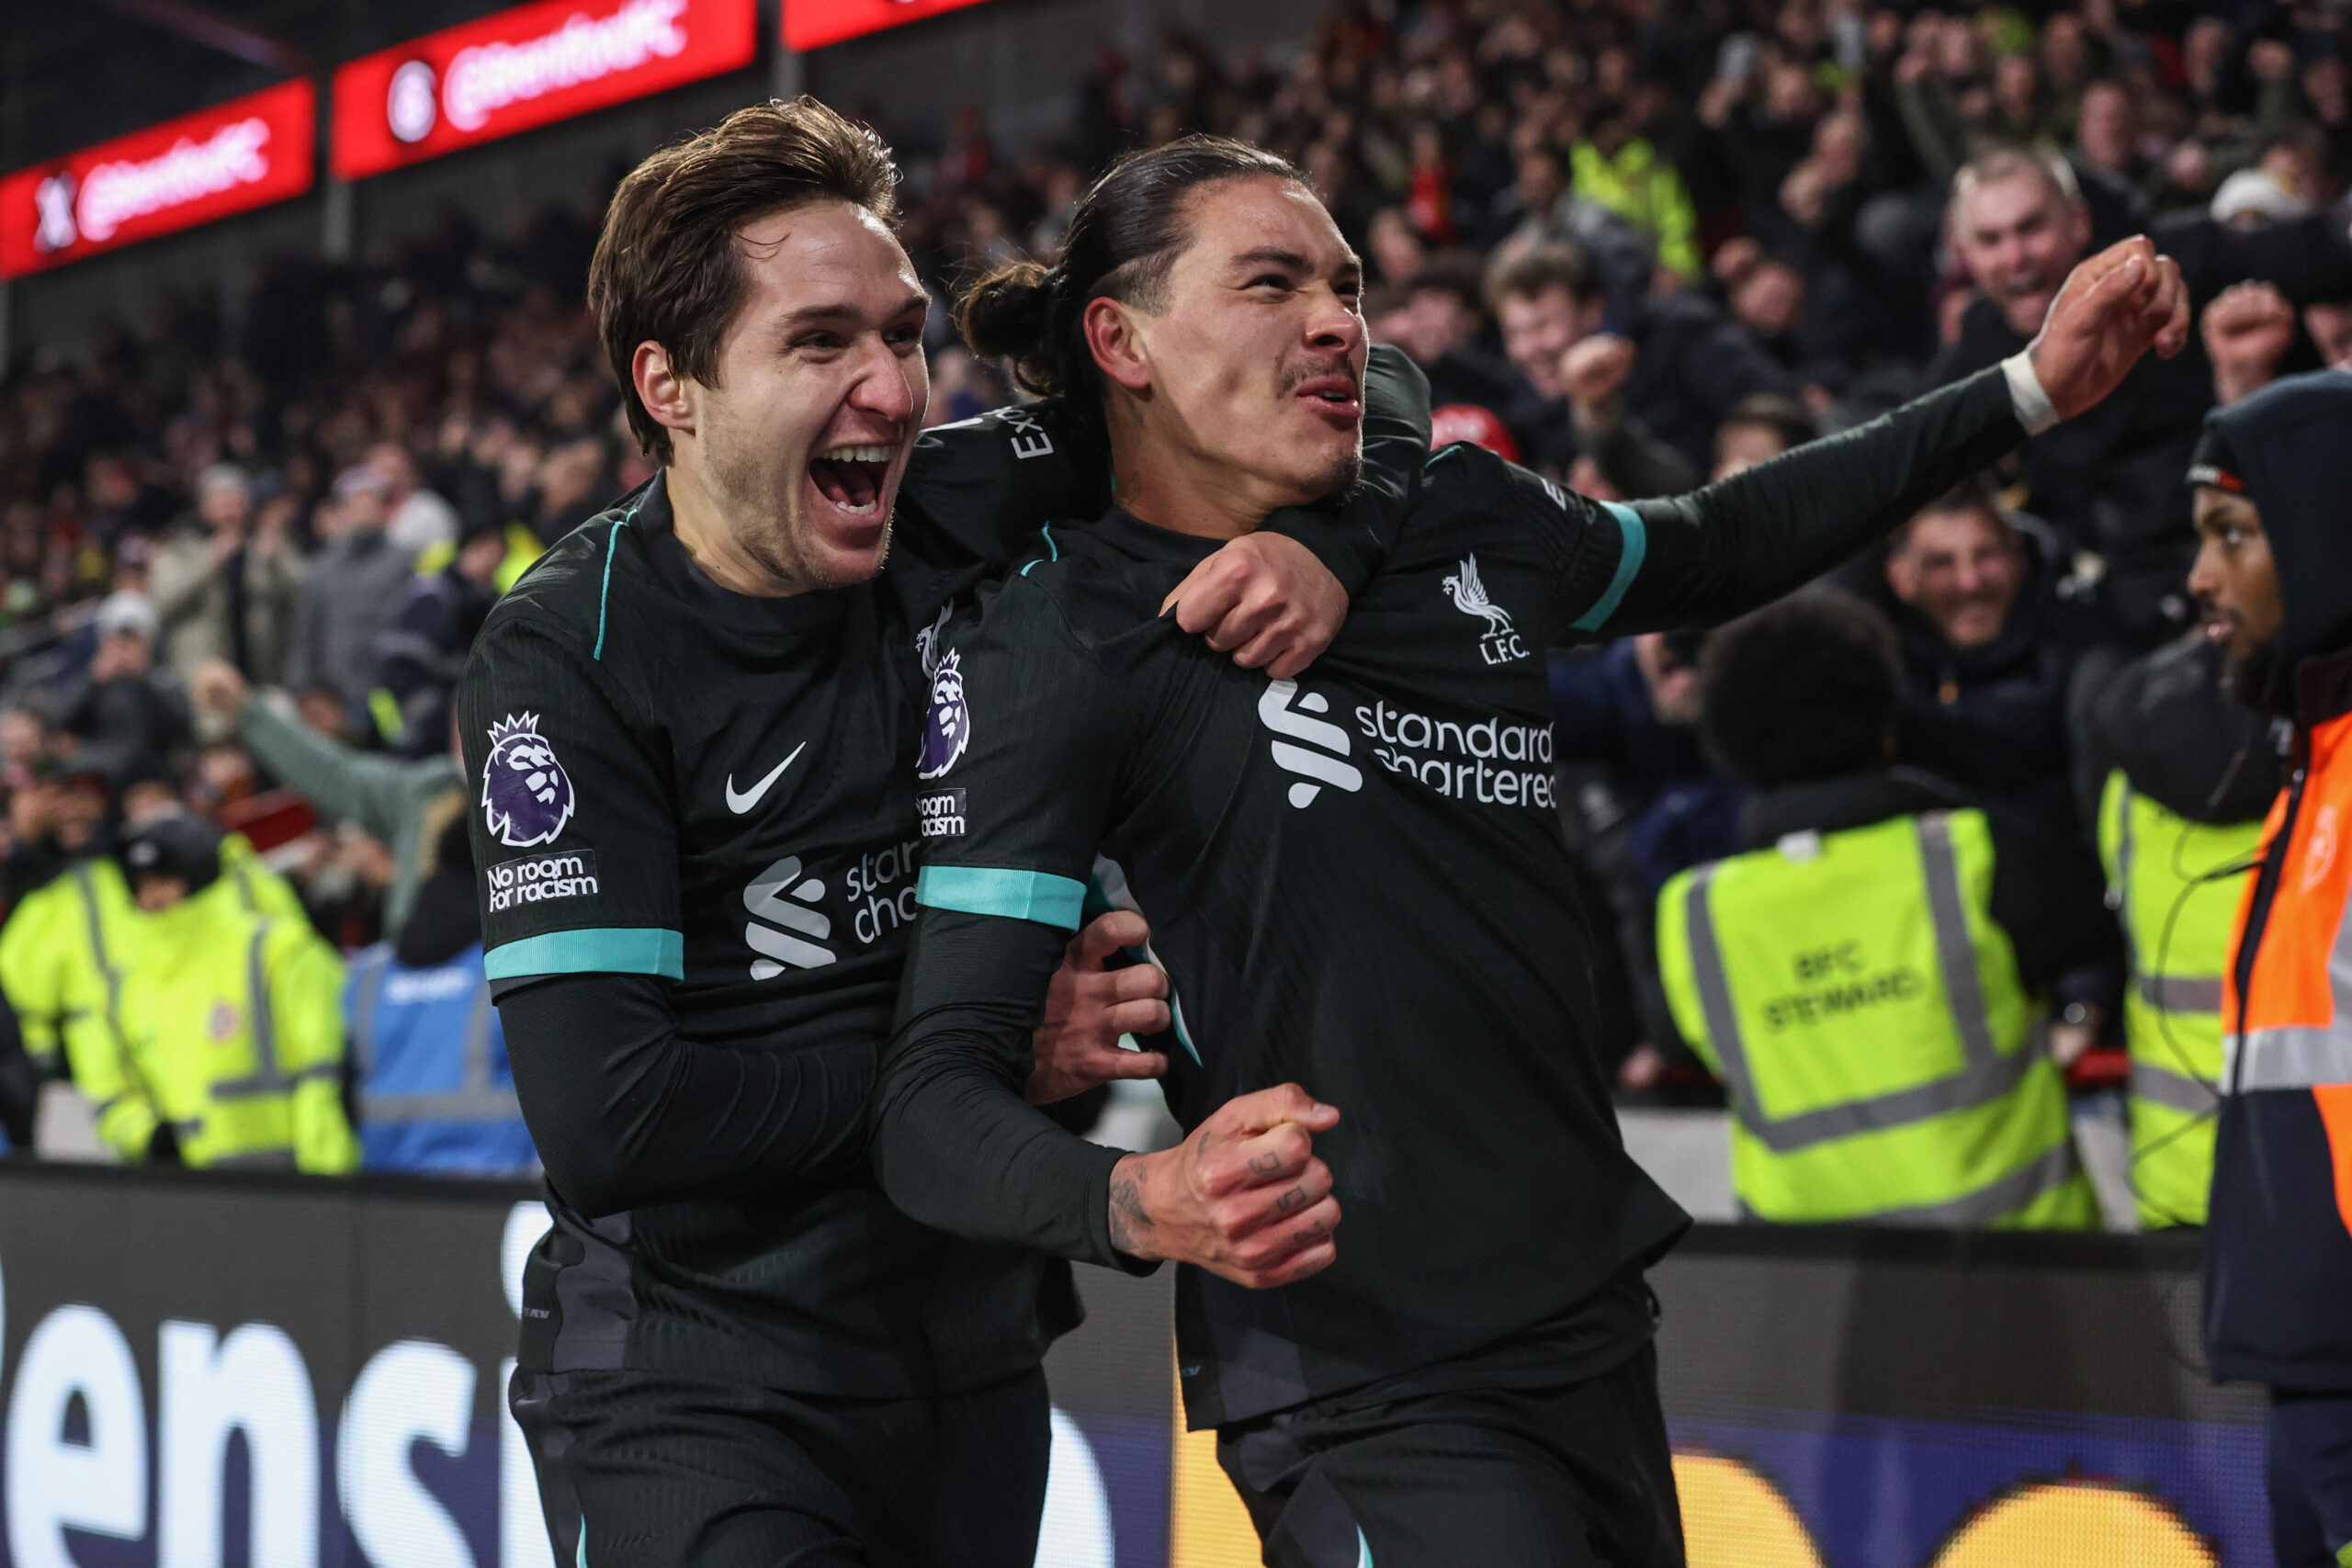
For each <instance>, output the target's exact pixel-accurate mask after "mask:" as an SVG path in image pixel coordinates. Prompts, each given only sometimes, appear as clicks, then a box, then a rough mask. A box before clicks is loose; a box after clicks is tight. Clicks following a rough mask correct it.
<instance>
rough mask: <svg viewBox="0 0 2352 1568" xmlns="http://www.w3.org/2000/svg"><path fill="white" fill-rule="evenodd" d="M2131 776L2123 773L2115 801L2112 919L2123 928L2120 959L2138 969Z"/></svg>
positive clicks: (2132, 969) (2138, 938)
mask: <svg viewBox="0 0 2352 1568" xmlns="http://www.w3.org/2000/svg"><path fill="white" fill-rule="evenodd" d="M2131 851H2132V843H2131V775H2130V774H2128V773H2127V774H2125V775H2124V778H2123V788H2122V790H2121V792H2120V794H2118V795H2117V796H2116V801H2115V886H2116V890H2117V894H2118V899H2117V908H2116V910H2115V916H2116V919H2115V923H2116V924H2117V925H2119V926H2120V927H2122V928H2123V960H2124V962H2125V963H2126V964H2130V965H2131V973H2132V974H2133V975H2135V976H2136V975H2138V974H2139V973H2140V933H2139V932H2137V931H2133V930H2132V929H2131Z"/></svg>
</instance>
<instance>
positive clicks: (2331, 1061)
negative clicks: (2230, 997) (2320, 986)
mask: <svg viewBox="0 0 2352 1568" xmlns="http://www.w3.org/2000/svg"><path fill="white" fill-rule="evenodd" d="M2222 1082H2223V1083H2225V1084H2228V1085H2229V1086H2230V1092H2231V1093H2233V1094H2239V1093H2244V1092H2245V1091H2246V1090H2248V1089H2310V1088H2312V1086H2314V1085H2316V1084H2336V1083H2352V1031H2346V1030H2343V1029H2314V1028H2310V1027H2307V1026H2303V1025H2298V1024H2284V1025H2281V1026H2279V1027H2278V1028H2276V1029H2252V1030H2248V1031H2247V1032H2245V1035H2243V1036H2240V1035H2235V1034H2225V1035H2223V1036H2222Z"/></svg>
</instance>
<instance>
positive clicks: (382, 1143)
mask: <svg viewBox="0 0 2352 1568" xmlns="http://www.w3.org/2000/svg"><path fill="white" fill-rule="evenodd" d="M434 861H435V866H434V870H433V874H431V875H430V876H427V877H426V878H425V879H424V881H423V882H421V883H419V884H418V885H417V889H416V895H415V897H414V898H413V900H412V902H411V907H410V911H409V916H408V919H406V920H404V921H402V922H401V929H400V930H399V931H398V932H397V933H395V934H394V936H393V938H392V940H391V941H390V942H379V943H377V944H376V945H375V946H374V947H371V948H368V950H367V951H365V952H364V953H360V954H359V955H358V956H357V957H356V958H354V959H353V960H352V961H351V979H350V983H349V984H348V985H347V986H346V987H345V989H344V1016H345V1019H346V1020H347V1021H348V1022H349V1025H350V1030H351V1057H352V1066H353V1075H354V1077H355V1079H356V1082H357V1084H358V1087H359V1148H360V1158H361V1162H362V1163H363V1164H364V1165H365V1166H366V1168H368V1169H369V1170H406V1171H432V1172H435V1173H436V1174H439V1175H443V1176H485V1177H488V1176H508V1177H511V1176H527V1175H532V1174H536V1173H537V1170H538V1168H539V1156H538V1154H537V1151H536V1150H535V1149H534V1148H533V1147H532V1145H531V1134H530V1130H529V1129H528V1128H526V1126H525V1125H524V1124H523V1108H522V1106H521V1104H520V1103H519V1102H518V1101H517V1100H515V1069H514V1067H513V1066H512V1065H511V1064H509V1062H508V1061H507V1057H506V1031H505V1029H504V1027H503V1024H502V1023H501V1022H500V1020H499V1016H498V1012H497V1010H496V1009H495V1008H493V1007H492V1005H491V990H490V973H489V971H488V969H487V968H486V967H485V966H484V964H483V961H482V942H481V905H480V904H479V903H477V902H476V901H475V898H474V856H473V845H472V842H471V840H470V839H469V835H468V830H467V826H466V819H465V816H464V814H463V813H460V814H459V815H458V816H456V817H453V818H450V819H449V822H448V824H447V826H446V827H445V828H443V829H442V830H441V833H440V836H439V837H438V839H436V840H435V843H434Z"/></svg>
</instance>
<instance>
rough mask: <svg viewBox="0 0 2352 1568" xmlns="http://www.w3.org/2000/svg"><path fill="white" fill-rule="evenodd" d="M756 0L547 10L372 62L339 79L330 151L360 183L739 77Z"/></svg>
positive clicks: (648, 1)
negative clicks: (730, 75)
mask: <svg viewBox="0 0 2352 1568" xmlns="http://www.w3.org/2000/svg"><path fill="white" fill-rule="evenodd" d="M758 46H759V21H758V16H757V4H756V0H544V3H543V4H540V5H535V6H515V8H514V9H512V10H508V11H500V12H498V13H496V14H495V15H492V16H489V17H483V18H481V20H480V21H476V22H468V23H466V24H465V25H464V26H462V27H455V28H446V29H444V30H443V31H440V32H437V33H428V34H427V35H425V36H424V37H423V38H420V39H411V40H410V41H409V42H407V43H404V44H401V45H400V46H399V47H398V48H396V49H387V50H381V51H378V52H376V53H374V54H369V55H363V56H362V57H360V58H359V59H357V60H355V61H353V62H351V63H350V64H348V65H345V66H344V67H343V68H341V69H340V70H338V71H337V72H336V73H334V133H333V146H332V148H331V149H330V152H329V158H330V162H331V166H332V167H333V168H334V173H335V177H336V178H338V179H345V180H356V179H361V178H364V177H366V176H367V175H379V174H382V173H383V172H384V171H386V170H388V169H397V168H400V167H402V166H403V165H405V164H415V163H421V162H423V161H424V160H425V159H427V158H437V157H439V156H441V154H443V153H445V152H457V151H458V150H459V149H461V148H466V147H472V146H477V145H479V144H481V142H484V141H495V140H496V139H497V138H499V137H502V136H512V135H514V134H515V132H516V131H519V130H530V129H532V128H533V127H534V126H541V125H550V124H553V123H554V122H555V121H557V120H560V119H569V118H571V117H572V116H574V115H581V114H586V113H588V112H589V111H590V110H592V109H600V108H605V107H609V106H611V105H614V104H619V103H627V102H628V101H629V100H630V99H632V98H641V97H644V96H646V95H648V94H650V93H659V92H664V91H666V90H668V89H669V88H672V87H677V86H683V85H685V84H686V83H688V82H697V81H700V80H701V79H703V78H704V77H706V76H716V75H718V74H720V73H723V72H728V71H739V70H741V69H742V68H743V67H744V66H747V65H749V64H751V63H752V56H753V55H754V54H755V53H756V52H757V50H758Z"/></svg>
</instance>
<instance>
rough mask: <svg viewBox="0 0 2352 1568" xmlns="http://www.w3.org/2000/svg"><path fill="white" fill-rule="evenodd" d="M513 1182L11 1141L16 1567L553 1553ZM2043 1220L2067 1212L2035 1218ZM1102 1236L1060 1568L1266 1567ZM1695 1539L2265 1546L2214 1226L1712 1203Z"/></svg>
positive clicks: (1668, 1277) (2209, 1560)
mask: <svg viewBox="0 0 2352 1568" xmlns="http://www.w3.org/2000/svg"><path fill="white" fill-rule="evenodd" d="M544 1223H545V1221H544V1214H543V1212H542V1211H541V1210H540V1209H539V1207H538V1205H537V1203H536V1202H535V1201H531V1199H530V1197H529V1194H528V1190H527V1189H524V1188H519V1187H511V1186H503V1185H492V1184H471V1183H450V1184H434V1183H425V1182H404V1183H390V1184H388V1183H382V1182H362V1183H358V1184H349V1183H340V1182H334V1181H327V1180H315V1179H290V1178H280V1179H269V1178H240V1177H234V1176H224V1175H212V1176H205V1177H184V1176H166V1175H147V1174H144V1173H139V1172H119V1171H107V1170H75V1169H72V1168H63V1169H61V1168H54V1167H51V1168H22V1167H0V1310H4V1311H5V1323H0V1361H4V1362H5V1364H0V1412H5V1427H0V1515H5V1517H4V1518H0V1541H5V1547H6V1562H10V1563H13V1564H15V1565H17V1568H130V1565H137V1568H148V1565H151V1564H168V1565H171V1568H197V1565H207V1568H222V1565H227V1564H243V1563H251V1564H255V1565H259V1568H360V1565H361V1564H372V1565H374V1568H553V1565H554V1564H555V1563H557V1562H565V1563H569V1562H571V1561H572V1552H573V1543H572V1541H571V1540H565V1541H564V1542H563V1545H562V1551H561V1553H560V1555H559V1554H558V1553H557V1552H556V1551H553V1550H551V1549H550V1546H549V1543H548V1537H547V1532H546V1530H545V1529H544V1528H543V1524H542V1521H541V1518H540V1515H539V1510H538V1506H537V1496H536V1490H535V1487H534V1484H533V1482H532V1479H531V1472H530V1467H529V1463H528V1461H527V1457H526V1454H525V1452H524V1450H523V1446H522V1442H521V1438H520V1435H519V1433H518V1432H517V1431H516V1430H515V1427H514V1426H513V1424H512V1423H511V1422H510V1421H508V1420H507V1418H506V1416H505V1412H504V1400H503V1388H504V1384H505V1381H506V1375H507V1371H508V1369H509V1367H510V1366H511V1365H512V1362H511V1357H512V1355H513V1347H514V1343H515V1324H516V1317H515V1312H516V1303H515V1292H516V1290H517V1282H518V1280H519V1277H520V1269H521V1261H522V1257H523V1254H524V1252H525V1251H526V1250H527V1248H528V1247H529V1245H530V1243H531V1242H532V1241H533V1240H534V1239H535V1238H536V1237H537V1234H538V1232H539V1229H540V1227H541V1226H542V1225H543V1224H544ZM2045 1244H2046V1245H2045ZM1165 1275H1166V1271H1165V1270H1163V1271H1162V1274H1161V1276H1159V1277H1156V1278H1153V1279H1148V1280H1133V1279H1129V1278H1126V1277H1125V1276H1114V1275H1110V1274H1107V1273H1105V1272H1103V1271H1101V1270H1095V1269H1080V1282H1081V1284H1082V1286H1083V1288H1084V1290H1085V1292H1086V1296H1087V1304H1088V1311H1089V1318H1088V1322H1087V1324H1086V1325H1085V1327H1083V1328H1081V1329H1080V1331H1079V1332H1078V1333H1077V1334H1074V1335H1072V1336H1071V1337H1069V1338H1068V1339H1066V1340H1064V1341H1063V1342H1062V1343H1061V1344H1060V1345H1059V1346H1057V1347H1056V1348H1055V1351H1054V1355H1053V1357H1052V1359H1050V1360H1049V1362H1048V1364H1047V1375H1048V1378H1049V1381H1050V1382H1051V1385H1052V1390H1053V1398H1054V1404H1055V1419H1054V1454H1053V1475H1052V1481H1051V1483H1050V1488H1049V1492H1048V1496H1047V1503H1046V1521H1045V1528H1044V1535H1043V1540H1042V1541H1041V1543H1040V1548H1039V1552H1038V1562H1039V1564H1040V1565H1041V1568H1244V1565H1246V1564H1248V1563H1250V1562H1254V1561H1255V1559H1256V1551H1255V1547H1254V1540H1253V1539H1252V1537H1251V1536H1250V1530H1249V1526H1248V1522H1247V1520H1246V1519H1245V1518H1244V1517H1242V1515H1241V1510H1240V1506H1239V1504H1238V1502H1237V1501H1236V1500H1235V1498H1234V1495H1233V1493H1232V1491H1231V1489H1230V1488H1229V1487H1228V1486H1227V1484H1226V1483H1225V1481H1224V1479H1223V1477H1222V1476H1221V1475H1220V1474H1219V1473H1218V1472H1217V1469H1216V1458H1215V1452H1214V1443H1213V1440H1212V1438H1210V1436H1209V1435H1208V1434H1205V1433H1185V1432H1183V1431H1182V1430H1181V1424H1180V1423H1179V1421H1178V1420H1177V1418H1176V1416H1175V1412H1174V1408H1173V1403H1172V1399H1171V1394H1170V1385H1171V1383H1172V1382H1173V1381H1174V1380H1173V1377H1172V1375H1171V1374H1172V1370H1173V1369H1172V1365H1171V1356H1170V1342H1169V1333H1168V1326H1169V1318H1168V1313H1169V1294H1170V1292H1169V1288H1168V1280H1167V1279H1166V1277H1165ZM1654 1281H1655V1283H1656V1285H1657V1291H1658V1294H1659V1296H1660V1299H1661V1301H1662V1302H1663V1303H1664V1309H1665V1319H1664V1323H1665V1327H1664V1329H1663V1330H1662V1333H1661V1337H1660V1340H1659V1358H1660V1365H1661V1368H1662V1369H1663V1370H1662V1375H1661V1385H1662V1388H1663V1392H1664V1393H1665V1398H1666V1404H1667V1410H1668V1424H1669V1427H1670V1428H1671V1430H1672V1433H1673V1436H1674V1439H1675V1443H1676V1447H1677V1450H1678V1456H1679V1457H1678V1463H1677V1472H1678V1474H1679V1478H1680V1482H1681V1487H1682V1500H1683V1516H1684V1520H1685V1526H1686V1529H1687V1530H1688V1532H1689V1535H1690V1540H1691V1562H1692V1564H1693V1568H2048V1565H2052V1564H2056V1565H2060V1568H2215V1565H2217V1564H2222V1565H2226V1568H2268V1565H2269V1564H2270V1561H2271V1560H2270V1554H2269V1550H2268V1545H2267V1540H2266V1539H2265V1534H2264V1528H2263V1521H2264V1510H2263V1501H2262V1465H2261V1456H2262V1427H2261V1411H2260V1404H2259V1401H2258V1399H2255V1398H2251V1397H2248V1396H2247V1395H2245V1394H2244V1393H2239V1392H2235V1391H2228V1390H2215V1389H2212V1388H2211V1387H2210V1386H2209V1385H2207V1384H2206V1383H2205V1382H2203V1380H2202V1378H2201V1377H2200V1376H2199V1373H2198V1371H2197V1369H2196V1365H2195V1349H2194V1347H2195V1338H2194V1324H2195V1321H2196V1310H2197V1291H2196V1271H2195V1243H2194V1240H2193V1238H2192V1239H2189V1240H2187V1241H2178V1240H2170V1241H2168V1240H2165V1239H2164V1238H2137V1237H2105V1238H2102V1237H2044V1238H2002V1237H1983V1236H1978V1237H1960V1238H1950V1237H1901V1236H1897V1237H1893V1238H1888V1237H1885V1236H1883V1235H1871V1234H1870V1233H1852V1232H1848V1233H1838V1234H1836V1235H1828V1236H1826V1237H1825V1236H1822V1235H1807V1234H1804V1233H1785V1232H1775V1233H1765V1232H1758V1231H1743V1230H1739V1229H1736V1228H1734V1227H1704V1228H1702V1231H1701V1232H1700V1233H1698V1234H1697V1235H1694V1236H1693V1237H1692V1238H1691V1241H1690V1242H1689V1243H1686V1245H1685V1247H1683V1249H1682V1250H1681V1251H1679V1253H1678V1254H1677V1255H1676V1256H1675V1257H1673V1258H1669V1259H1668V1261H1667V1262H1666V1263H1665V1264H1664V1265H1662V1266H1661V1267H1660V1268H1659V1269H1657V1271H1656V1273H1655V1275H1654Z"/></svg>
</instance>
